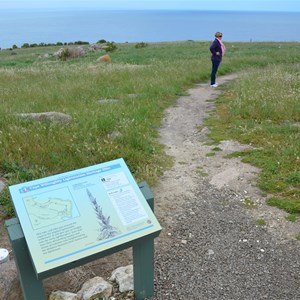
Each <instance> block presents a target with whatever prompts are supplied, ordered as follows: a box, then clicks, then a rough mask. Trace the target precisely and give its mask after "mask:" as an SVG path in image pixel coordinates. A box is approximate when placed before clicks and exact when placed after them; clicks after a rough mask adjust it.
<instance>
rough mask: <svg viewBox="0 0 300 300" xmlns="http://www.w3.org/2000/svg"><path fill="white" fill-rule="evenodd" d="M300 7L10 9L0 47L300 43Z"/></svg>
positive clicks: (1, 26)
mask: <svg viewBox="0 0 300 300" xmlns="http://www.w3.org/2000/svg"><path fill="white" fill-rule="evenodd" d="M298 28H300V12H269V11H268V12H266V11H247V12H246V11H227V10H226V11H225V10H223V11H211V10H175V9H174V10H166V9H160V10H133V9H130V10H125V9H122V10H110V9H105V10H96V9H95V10H91V9H72V10H70V9H66V10H62V9H61V8H60V10H55V9H51V10H50V9H47V10H46V9H22V10H11V9H5V10H1V11H0V48H2V49H7V48H10V47H12V46H13V45H16V46H18V47H21V46H22V45H23V44H24V43H29V44H40V43H45V44H48V43H57V42H62V43H69V42H75V41H85V42H89V43H96V42H97V41H99V40H101V39H104V40H107V41H114V42H116V43H125V42H142V41H143V42H171V41H184V40H199V41H200V40H212V39H213V35H214V32H216V31H222V32H223V39H224V42H226V41H227V42H299V41H300V38H299V37H298Z"/></svg>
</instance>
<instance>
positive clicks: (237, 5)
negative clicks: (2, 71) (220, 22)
mask: <svg viewBox="0 0 300 300" xmlns="http://www.w3.org/2000/svg"><path fill="white" fill-rule="evenodd" d="M6 8H9V9H34V8H45V9H189V10H238V11H297V12H300V0H215V1H211V0H0V10H1V9H6Z"/></svg>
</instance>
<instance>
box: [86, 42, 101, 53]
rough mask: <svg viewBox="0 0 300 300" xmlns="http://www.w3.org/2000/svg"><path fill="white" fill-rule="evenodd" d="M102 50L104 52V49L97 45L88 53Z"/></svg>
mask: <svg viewBox="0 0 300 300" xmlns="http://www.w3.org/2000/svg"><path fill="white" fill-rule="evenodd" d="M101 50H102V47H101V46H100V45H97V44H92V45H90V46H89V48H88V51H90V52H95V51H101Z"/></svg>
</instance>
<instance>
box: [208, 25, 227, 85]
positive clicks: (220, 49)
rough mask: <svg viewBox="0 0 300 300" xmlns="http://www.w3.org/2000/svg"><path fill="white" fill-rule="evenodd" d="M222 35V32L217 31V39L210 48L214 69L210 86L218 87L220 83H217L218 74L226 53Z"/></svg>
mask: <svg viewBox="0 0 300 300" xmlns="http://www.w3.org/2000/svg"><path fill="white" fill-rule="evenodd" d="M222 36H223V34H222V33H221V32H219V31H218V32H216V33H215V40H214V41H213V42H212V44H211V46H210V48H209V50H210V52H211V62H212V70H211V76H210V86H211V87H217V86H218V84H217V83H216V75H217V72H218V69H219V66H220V63H221V61H222V57H223V55H224V54H225V51H226V48H225V46H224V44H223V43H222Z"/></svg>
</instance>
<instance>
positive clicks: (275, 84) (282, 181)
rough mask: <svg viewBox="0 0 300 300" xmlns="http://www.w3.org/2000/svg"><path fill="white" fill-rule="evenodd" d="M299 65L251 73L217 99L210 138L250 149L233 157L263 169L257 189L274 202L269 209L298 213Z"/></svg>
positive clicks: (299, 159) (275, 67) (299, 206)
mask: <svg viewBox="0 0 300 300" xmlns="http://www.w3.org/2000/svg"><path fill="white" fill-rule="evenodd" d="M299 69H300V66H299V65H290V64H289V65H277V66H275V65H273V66H269V67H267V68H265V69H261V70H257V69H253V70H251V71H248V72H247V73H245V74H244V75H242V76H241V78H240V80H238V81H236V82H234V83H233V84H232V85H231V86H230V88H229V89H228V91H227V92H225V93H224V95H223V96H222V97H221V98H220V99H219V101H218V102H219V103H218V107H217V113H218V116H219V118H218V119H214V120H213V119H211V120H209V123H211V124H214V126H213V128H214V130H213V132H212V134H211V137H213V138H214V139H215V140H219V139H220V137H221V136H222V139H224V136H226V137H227V138H229V139H235V140H239V141H240V142H242V143H246V144H250V145H252V146H253V147H254V150H249V151H246V152H243V153H236V154H235V155H241V156H243V160H244V161H245V162H248V163H251V164H254V165H256V166H258V167H260V168H261V169H262V172H261V175H260V179H259V186H260V187H261V188H262V189H263V190H264V191H267V192H268V193H271V194H272V195H273V197H271V198H270V199H269V200H268V203H269V204H270V205H276V206H279V207H281V208H283V209H285V210H286V211H288V212H290V213H300V76H299V74H300V73H299Z"/></svg>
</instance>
